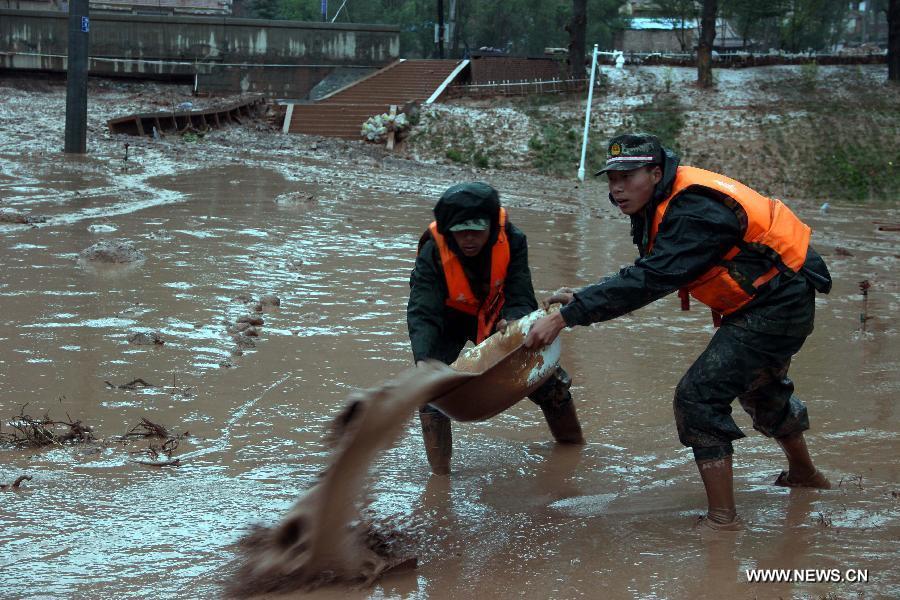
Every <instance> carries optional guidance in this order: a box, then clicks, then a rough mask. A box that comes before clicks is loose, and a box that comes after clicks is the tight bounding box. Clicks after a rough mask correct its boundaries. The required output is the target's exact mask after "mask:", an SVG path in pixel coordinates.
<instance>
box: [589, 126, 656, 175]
mask: <svg viewBox="0 0 900 600" xmlns="http://www.w3.org/2000/svg"><path fill="white" fill-rule="evenodd" d="M663 156H664V154H663V148H662V144H660V143H659V138H657V137H656V136H655V135H650V134H648V133H626V134H624V135H617V136H616V137H614V138H613V139H611V140H609V146H608V147H607V149H606V166H605V167H603V169H601V170H600V171H597V173H595V175H602V174H604V173H606V172H607V171H631V170H633V169H639V168H641V167H646V166H647V165H661V164H662V162H663Z"/></svg>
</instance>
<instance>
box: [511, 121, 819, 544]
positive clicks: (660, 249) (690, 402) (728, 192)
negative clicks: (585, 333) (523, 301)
mask: <svg viewBox="0 0 900 600" xmlns="http://www.w3.org/2000/svg"><path fill="white" fill-rule="evenodd" d="M678 163H679V161H678V157H677V156H675V154H674V153H672V152H671V151H670V150H667V149H664V148H663V147H662V146H661V145H660V143H659V140H658V139H657V138H656V137H654V136H652V135H646V134H627V135H622V136H618V137H616V138H613V139H612V140H610V143H609V147H608V151H607V162H606V167H605V168H604V169H603V170H602V171H600V172H599V173H597V175H600V174H603V173H606V174H607V176H608V178H609V189H610V201H611V202H612V203H613V204H614V205H615V206H617V207H618V208H619V210H621V211H622V212H623V213H624V214H626V215H629V216H630V217H631V229H632V237H633V240H634V242H635V244H636V245H637V247H638V251H639V254H640V258H638V259H637V260H636V261H635V263H634V265H633V266H630V267H627V268H625V269H622V270H621V271H620V272H619V273H618V274H617V275H615V276H612V277H608V278H606V279H604V280H602V281H601V282H599V283H597V284H594V285H589V286H587V287H585V288H582V289H581V290H578V291H572V290H568V289H565V290H560V292H558V293H557V294H555V295H554V296H553V297H552V298H551V299H550V300H552V301H558V302H562V303H563V304H565V306H564V307H563V308H562V309H561V310H560V311H559V312H558V313H556V314H552V315H549V316H547V317H544V318H543V319H540V320H539V321H538V322H536V323H535V325H534V326H533V327H532V329H531V331H530V332H529V335H528V338H527V339H526V342H525V344H526V346H529V347H535V346H538V347H539V346H542V345H544V344H547V343H550V342H552V341H553V340H554V339H555V338H556V336H557V335H558V334H559V332H560V331H561V330H562V329H563V328H564V327H566V326H569V327H571V326H575V325H588V324H590V323H596V322H600V321H606V320H609V319H613V318H615V317H618V316H621V315H624V314H626V313H629V312H631V311H634V310H636V309H638V308H641V307H642V306H645V305H647V304H650V303H651V302H653V301H655V300H657V299H659V298H662V297H663V296H665V295H667V294H670V293H671V292H674V291H676V290H680V294H681V295H682V307H683V308H684V307H685V304H686V303H687V302H688V296H689V295H690V296H692V297H694V298H695V299H697V300H698V301H700V302H702V303H704V304H706V305H707V306H709V307H710V308H711V309H712V311H713V317H714V320H715V321H716V323H717V324H720V325H721V327H719V328H718V329H717V331H716V334H715V335H714V336H713V338H712V340H711V341H710V343H709V346H708V347H707V348H706V350H705V351H704V352H703V353H702V354H701V355H700V357H699V358H697V360H696V361H695V363H694V364H693V365H692V366H691V368H690V369H689V370H688V372H687V373H686V374H685V375H684V377H683V378H682V379H681V381H680V382H679V384H678V386H677V388H676V390H675V398H674V403H673V405H674V410H675V422H676V426H677V428H678V436H679V439H680V441H681V442H682V443H683V444H684V445H686V446H690V447H691V448H692V449H693V451H694V458H695V460H696V462H697V466H698V469H699V471H700V475H701V479H702V480H703V483H704V487H705V489H706V494H707V502H708V510H707V514H706V516H705V517H703V521H704V523H705V524H706V525H708V526H710V527H712V528H713V529H736V528H740V526H741V524H740V519H739V517H738V516H737V510H736V507H735V503H734V492H733V484H732V479H733V475H732V459H731V457H732V454H733V447H732V442H733V441H734V440H736V439H739V438H742V437H744V433H743V432H742V431H741V430H740V428H738V426H737V425H736V424H735V422H734V420H733V419H732V418H731V403H732V402H733V401H734V399H735V398H738V399H739V400H740V402H741V406H742V407H743V408H744V409H745V410H746V411H747V412H748V413H749V414H750V416H751V417H752V419H753V427H754V428H755V429H757V430H758V431H760V432H761V433H763V434H764V435H766V436H769V437H773V438H775V439H776V441H777V442H778V443H779V445H780V446H781V447H782V449H783V450H784V452H785V455H786V457H787V459H788V470H786V471H783V472H782V473H781V474H780V475H779V476H778V478H777V479H776V481H775V483H776V484H777V485H785V486H792V487H816V488H827V487H829V486H830V484H829V482H828V480H827V479H826V478H825V477H824V476H823V475H822V474H821V473H820V472H818V471H817V470H816V468H815V466H814V465H813V462H812V459H811V458H810V456H809V452H808V450H807V447H806V442H805V439H804V436H803V432H804V431H805V430H806V429H808V428H809V419H808V416H807V411H806V407H805V406H804V405H803V403H802V402H801V401H800V400H799V399H798V398H797V397H796V396H794V395H793V390H794V386H793V383H792V382H791V380H790V379H789V378H788V377H787V371H788V366H789V365H790V361H791V357H792V356H793V355H794V354H796V353H797V352H798V351H799V350H800V347H801V346H802V345H803V342H804V341H805V340H806V338H807V336H809V334H810V333H812V330H813V320H814V315H815V303H814V297H815V293H816V291H819V292H823V293H828V292H829V291H830V289H831V276H830V275H829V273H828V269H827V267H826V266H825V263H824V261H823V260H822V258H821V257H820V256H819V254H818V253H816V251H815V250H814V249H813V248H812V247H811V246H810V245H809V240H810V228H809V227H808V226H807V225H806V224H804V223H803V222H802V221H800V219H798V218H797V217H796V215H794V213H793V212H791V211H790V210H789V209H788V207H787V206H786V205H785V204H784V203H782V202H781V201H779V200H774V199H770V198H766V197H765V196H763V195H761V194H759V193H757V192H756V191H754V190H752V189H750V188H749V187H747V186H745V185H743V184H742V183H740V182H738V181H735V180H733V179H730V178H728V177H725V176H724V175H720V174H717V173H712V172H710V171H705V170H703V169H697V168H694V167H683V166H679V164H678Z"/></svg>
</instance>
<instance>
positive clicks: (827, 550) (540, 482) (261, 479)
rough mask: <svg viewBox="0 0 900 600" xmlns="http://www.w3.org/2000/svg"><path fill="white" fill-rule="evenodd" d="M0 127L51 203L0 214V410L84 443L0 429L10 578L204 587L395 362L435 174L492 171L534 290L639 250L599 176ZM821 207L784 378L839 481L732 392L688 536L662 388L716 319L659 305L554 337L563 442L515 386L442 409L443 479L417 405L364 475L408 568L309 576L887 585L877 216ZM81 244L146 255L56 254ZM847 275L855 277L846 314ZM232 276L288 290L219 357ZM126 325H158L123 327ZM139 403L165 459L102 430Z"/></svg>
mask: <svg viewBox="0 0 900 600" xmlns="http://www.w3.org/2000/svg"><path fill="white" fill-rule="evenodd" d="M0 148H2V153H0V197H2V198H3V200H4V205H6V206H14V207H15V208H17V209H20V210H27V211H29V212H33V213H35V214H41V215H46V216H47V217H48V221H47V223H46V224H42V225H40V226H38V227H29V226H25V225H13V224H0V264H2V270H0V306H2V317H0V322H2V329H0V381H2V382H3V386H2V389H0V419H2V421H3V422H4V427H3V429H2V431H4V432H7V433H8V432H9V428H8V426H7V425H6V422H7V421H9V420H10V419H12V418H13V417H15V416H16V415H18V414H19V413H20V411H22V410H23V409H22V406H23V405H27V406H26V408H25V409H24V412H25V413H26V414H30V415H32V416H35V417H38V416H41V415H43V414H44V413H49V414H50V416H51V417H53V418H54V419H56V420H69V419H71V420H78V419H80V420H82V421H83V422H84V423H86V424H88V425H90V426H92V427H93V428H94V434H95V435H96V436H97V437H98V438H104V439H105V441H104V442H102V443H99V444H85V445H71V446H62V447H50V448H49V449H40V450H34V449H27V450H11V449H3V450H0V456H2V460H0V482H3V483H7V482H11V481H13V480H14V479H15V478H16V477H18V476H19V475H22V474H30V475H33V477H34V478H33V480H31V481H28V482H26V483H24V484H23V485H22V488H21V489H19V490H17V491H4V492H0V573H2V575H0V597H3V598H24V597H35V598H62V597H67V598H138V597H146V596H148V595H150V594H152V595H154V596H158V597H166V598H211V597H217V596H218V595H219V594H220V589H221V584H222V583H223V581H224V580H225V579H227V577H228V576H229V574H230V573H231V570H232V568H233V564H232V561H233V559H234V557H235V552H236V547H235V543H236V541H237V540H238V539H239V538H240V537H241V536H243V535H244V534H245V533H246V532H247V531H248V528H249V527H250V526H251V525H252V524H254V523H264V524H272V523H274V522H276V521H277V520H278V519H279V518H280V517H281V516H282V515H283V514H284V513H285V512H286V511H287V510H288V508H289V507H290V506H291V505H292V504H293V502H294V501H295V500H296V498H297V497H298V495H299V494H300V493H301V492H302V491H303V490H304V489H306V488H307V487H308V486H309V485H310V484H311V482H312V481H313V480H314V478H315V476H316V474H317V473H318V472H319V471H320V470H321V469H322V467H323V466H324V464H325V462H326V458H327V455H326V452H325V449H324V447H323V445H322V443H321V440H322V433H323V428H324V426H325V424H327V423H328V422H329V421H330V419H331V418H333V417H334V415H335V414H336V413H337V411H338V410H339V409H340V408H341V406H342V404H343V402H344V399H345V398H346V396H347V394H348V393H349V392H350V391H351V390H353V389H356V388H361V387H368V386H371V385H374V384H376V383H378V382H380V381H383V380H385V379H387V378H389V377H390V376H392V375H394V374H396V373H398V372H400V371H401V370H403V369H404V368H407V367H409V366H410V365H411V364H412V353H411V351H410V348H409V342H408V337H407V333H406V314H405V308H406V299H407V295H408V291H409V287H408V278H409V273H410V270H411V269H412V266H413V261H414V258H415V256H414V255H415V250H416V244H417V241H418V239H419V236H420V235H421V233H422V232H423V230H424V229H425V227H426V226H427V224H428V222H429V221H430V220H431V207H432V205H433V204H434V202H435V201H436V199H437V197H438V196H439V194H440V192H441V191H442V190H443V189H444V188H446V187H447V186H448V185H451V184H453V183H456V182H458V181H461V180H463V179H466V178H471V177H477V178H487V181H488V182H489V183H491V184H492V185H494V186H495V187H497V188H498V189H499V190H500V194H501V200H502V201H503V202H504V204H505V205H506V206H507V207H508V208H509V211H510V219H511V220H512V221H513V222H514V223H515V224H516V225H517V226H518V227H520V228H521V229H522V230H523V231H525V232H526V234H527V235H528V240H529V253H530V263H531V266H532V275H533V278H534V283H535V288H536V290H537V291H538V295H539V296H543V295H545V294H546V293H547V292H549V291H552V290H554V289H556V288H557V287H559V286H561V285H571V286H575V287H577V286H582V285H586V284H588V283H591V282H593V281H595V280H596V279H598V278H599V277H600V276H602V275H606V274H609V273H610V272H612V271H614V270H616V269H618V268H619V267H620V266H623V265H625V264H628V263H630V262H631V261H632V260H633V257H634V254H635V250H634V247H633V246H632V245H631V244H630V236H629V234H628V223H627V220H626V219H625V218H624V217H621V216H619V215H617V214H616V212H617V211H613V209H612V207H611V206H610V205H609V203H608V201H607V200H606V188H605V184H603V183H599V182H594V183H591V184H590V185H589V186H588V187H586V188H581V189H576V188H575V187H574V186H573V184H572V183H571V182H567V181H560V180H552V179H547V178H541V177H537V176H527V175H519V174H516V173H494V172H492V173H490V174H485V173H481V174H479V175H477V176H475V175H470V174H468V173H465V172H462V171H460V170H449V169H442V168H440V167H431V168H423V169H422V170H421V171H419V172H417V173H415V175H414V176H412V177H410V176H408V175H407V173H406V171H405V170H404V168H405V167H404V165H403V164H402V163H401V162H400V161H397V162H396V164H394V163H392V162H391V161H390V160H385V161H383V163H382V164H380V165H378V166H377V167H373V166H365V167H355V166H354V164H353V162H352V160H351V159H349V158H348V159H347V160H346V161H340V160H338V161H334V162H329V161H316V160H312V159H302V160H300V159H291V158H290V157H284V156H281V157H275V158H262V157H260V155H253V156H249V155H248V156H243V155H240V154H239V153H238V154H236V155H232V156H229V157H227V158H226V159H223V160H221V161H219V164H218V166H216V163H215V162H214V161H207V162H206V163H204V164H202V165H196V164H194V165H191V167H190V168H185V169H181V168H179V169H175V168H174V167H172V166H171V165H172V164H174V163H171V162H166V161H162V160H159V161H156V160H152V158H153V157H152V155H151V154H149V153H148V154H147V158H145V160H144V161H143V164H142V166H141V167H140V168H135V170H134V171H133V172H131V173H126V172H120V171H118V170H117V169H119V167H118V165H117V164H116V166H114V167H113V166H110V165H112V164H113V161H112V159H108V160H107V159H96V160H92V159H85V160H83V161H78V160H74V159H64V158H62V157H61V156H59V155H53V156H37V155H35V154H24V155H19V154H17V153H14V152H12V151H11V148H10V147H9V145H6V144H4V145H3V146H2V147H0ZM747 183H752V182H747ZM831 203H832V205H833V206H832V208H831V210H830V211H829V212H828V213H827V214H822V213H820V212H819V211H818V204H814V203H812V202H807V203H804V204H801V205H800V206H799V208H798V213H799V215H800V216H801V218H803V219H804V220H806V221H807V222H808V223H809V224H810V225H811V226H812V227H813V229H814V235H813V244H814V245H815V247H816V248H817V249H819V250H820V251H821V253H822V254H823V256H824V257H825V259H826V261H828V264H829V267H830V268H831V271H832V275H833V277H834V279H835V286H834V290H833V291H832V293H831V294H830V295H829V296H819V297H818V299H817V313H818V314H817V319H816V331H815V333H814V334H813V335H812V336H811V337H810V339H809V340H808V341H807V343H806V345H805V347H804V348H803V350H802V351H801V352H800V354H799V355H798V356H797V357H796V358H795V359H794V362H793V364H792V366H791V375H792V378H793V379H794V381H795V383H796V385H797V394H798V395H799V396H800V398H801V399H803V400H804V401H805V402H806V403H807V405H808V407H809V413H810V420H811V424H812V429H811V430H810V432H809V433H808V435H807V440H808V442H809V445H810V449H811V451H812V453H813V455H814V457H815V459H816V461H817V465H818V466H819V468H820V469H822V470H823V471H824V472H825V473H826V474H827V475H828V477H829V478H830V479H831V481H832V482H833V483H834V484H835V488H836V489H834V490H832V491H823V492H820V491H809V490H789V489H786V488H780V487H774V486H772V485H770V484H771V483H772V481H773V480H774V479H775V477H776V476H777V474H778V473H779V471H780V470H781V469H782V468H783V467H784V465H783V455H782V454H781V451H780V450H779V449H778V447H777V445H776V444H775V443H774V441H772V440H769V439H766V438H765V437H763V436H762V435H761V434H759V433H756V432H754V431H753V430H752V427H751V425H750V419H749V417H748V416H747V415H746V414H744V413H743V412H742V411H741V410H740V406H739V405H738V404H737V403H735V405H734V407H735V415H736V420H737V422H738V424H739V425H740V426H741V427H742V428H743V429H744V431H745V432H746V433H747V435H748V437H747V438H745V439H743V440H740V441H738V442H737V443H736V444H735V450H736V453H735V459H734V460H735V490H736V494H737V504H738V508H739V511H740V512H741V514H742V515H743V518H744V519H745V520H746V522H747V528H746V530H745V531H742V532H739V533H737V534H713V533H712V532H708V531H705V530H704V531H701V529H696V528H694V525H695V523H696V520H697V516H698V515H700V514H701V513H702V512H703V510H704V508H705V504H704V501H705V497H704V494H703V488H702V485H701V483H700V479H699V476H698V474H697V470H696V467H695V465H694V461H693V457H692V454H691V452H690V449H687V448H683V447H682V446H681V445H680V444H679V442H678V438H677V434H676V431H675V425H674V422H673V415H672V394H673V391H674V388H675V385H676V383H677V382H678V380H679V378H680V377H681V375H682V374H683V373H684V371H685V370H686V369H687V368H688V366H689V365H690V364H691V362H692V361H693V359H694V358H695V357H696V356H697V355H698V354H699V353H700V352H701V351H702V350H703V349H704V347H705V345H706V343H707V341H708V340H709V338H710V336H711V335H712V333H713V327H712V323H711V320H710V316H709V312H708V311H707V310H706V309H703V308H701V307H700V306H698V305H697V304H696V303H695V304H694V307H693V310H691V311H690V312H681V311H680V310H679V302H678V299H677V297H675V296H672V297H668V298H665V299H663V300H661V301H659V302H657V303H655V304H653V305H651V306H649V307H647V308H645V309H642V310H641V311H638V312H636V313H634V314H632V315H630V316H627V317H624V318H622V319H618V320H616V321H613V322H610V323H606V324H601V325H596V326H594V327H591V328H578V329H577V330H573V331H568V332H566V333H564V334H563V338H562V341H563V348H562V361H561V363H562V365H563V366H564V367H565V368H566V369H567V370H568V371H569V373H570V374H571V375H572V377H573V380H574V384H573V388H572V392H573V395H574V397H575V399H576V402H577V403H578V410H579V415H580V418H581V422H582V426H583V428H584V432H585V437H586V438H587V439H588V444H587V445H586V446H585V447H583V448H568V447H557V446H555V445H554V444H553V443H552V438H551V436H550V433H549V431H548V430H547V427H546V424H545V422H544V420H543V418H542V416H541V413H540V410H539V409H538V408H537V406H535V405H533V404H532V403H531V402H529V401H527V400H526V401H523V402H520V403H519V404H517V405H516V406H514V407H513V408H512V409H510V410H509V411H507V412H505V413H503V414H501V415H499V416H497V417H495V418H493V419H491V420H489V421H487V422H483V423H473V424H465V423H463V424H454V456H453V473H452V475H451V477H450V478H449V479H448V478H443V477H432V476H431V475H430V471H429V468H428V464H427V462H426V459H425V454H424V451H423V448H422V442H421V439H420V435H419V426H418V423H417V422H414V421H411V422H410V425H409V427H408V431H407V433H406V434H405V435H404V436H403V437H402V439H401V441H400V443H399V444H398V445H397V447H395V448H393V449H391V450H390V451H388V452H387V453H385V454H384V455H382V456H381V457H380V458H379V459H378V460H377V462H376V463H375V465H374V466H373V469H372V473H371V485H370V488H369V491H370V495H371V502H370V504H369V505H368V507H367V511H368V512H369V513H370V514H371V516H372V517H373V519H374V520H375V521H376V522H378V523H379V524H381V525H383V526H385V527H390V528H393V529H396V530H398V531H399V532H400V533H401V534H402V535H403V536H404V538H406V540H407V544H408V546H409V548H408V549H409V552H410V553H412V554H415V555H417V556H418V558H419V567H418V569H417V570H415V571H413V572H406V573H402V574H398V575H395V576H392V577H389V578H387V579H384V580H383V581H381V582H379V583H378V584H377V585H376V586H375V587H373V588H371V589H364V590H352V591H349V592H348V591H347V590H345V589H339V590H334V589H332V590H328V589H325V590H321V591H318V592H315V593H314V594H310V595H308V596H306V597H313V598H347V597H359V598H369V597H371V598H384V597H404V598H423V599H425V598H427V599H443V598H473V597H497V598H511V597H518V598H601V597H602V598H613V599H619V598H623V599H624V598H628V599H630V598H635V599H637V598H748V599H749V598H778V597H784V598H787V597H798V598H821V597H825V596H826V595H828V596H827V597H829V598H858V597H861V598H888V597H894V598H896V597H900V552H898V545H897V540H898V538H900V498H898V495H900V463H898V460H897V457H898V456H900V441H898V440H900V438H898V432H900V418H898V416H900V415H898V398H900V337H898V322H897V312H898V306H900V277H898V274H897V266H898V262H900V244H898V239H900V238H898V235H900V234H898V233H896V232H883V231H879V230H878V229H877V227H876V224H874V222H876V221H878V222H890V223H896V222H898V221H900V211H898V210H897V209H896V208H879V209H873V208H858V207H853V206H850V205H841V203H840V201H839V199H838V200H832V202H831ZM835 205H837V206H835ZM103 238H107V239H113V238H123V239H128V240H130V241H132V242H133V243H134V245H135V246H136V247H137V248H138V249H139V250H141V251H142V252H143V253H144V254H145V255H146V256H147V258H146V260H145V261H144V262H142V263H138V264H134V265H127V266H126V265H115V266H104V267H95V266H91V265H85V264H83V263H79V261H78V260H77V259H78V253H79V252H80V251H81V250H83V249H85V248H87V247H88V246H90V245H92V244H93V243H95V242H97V241H99V240H100V239H103ZM836 249H837V250H836ZM862 280H869V281H870V282H871V284H872V288H871V289H870V290H869V308H868V310H869V315H870V316H871V317H872V318H871V319H870V320H869V321H868V322H867V323H866V328H867V332H866V333H860V312H861V310H862V296H861V294H860V292H859V286H858V283H859V282H860V281H862ZM242 294H247V295H250V296H253V297H254V298H258V297H259V296H261V295H263V294H275V295H277V296H278V297H279V298H280V300H281V304H280V307H278V308H266V309H265V310H264V311H263V312H262V313H261V316H262V317H263V319H264V321H265V323H264V325H262V326H261V327H260V335H259V337H258V338H257V339H256V347H255V348H249V349H245V350H244V354H243V355H242V356H233V355H232V354H231V352H230V351H231V348H232V347H233V346H234V343H233V342H232V340H231V336H230V335H229V334H228V332H227V331H226V328H227V325H228V323H233V322H234V321H236V320H237V319H238V317H240V316H241V315H244V314H246V313H247V311H248V307H247V306H245V305H244V303H242V302H240V301H236V300H234V298H236V297H238V296H240V295H242ZM136 332H146V333H149V332H157V333H158V334H159V335H160V337H161V338H162V340H163V341H164V342H165V343H164V344H163V345H149V346H139V345H134V344H131V343H129V342H128V337H129V336H130V335H132V334H134V333H136ZM138 378H140V379H143V380H144V381H146V382H147V383H149V384H151V385H152V387H146V388H143V389H137V390H125V389H119V388H118V387H116V386H119V385H122V384H125V383H127V382H131V381H133V380H135V379H138ZM106 382H109V384H107V383H106ZM67 415H68V418H67ZM141 418H147V419H149V420H151V421H153V422H155V423H159V424H162V425H164V426H165V427H167V428H168V429H169V430H170V431H173V432H179V433H180V432H184V431H189V432H190V437H187V438H184V439H182V440H181V441H180V445H179V447H178V449H177V452H176V454H175V456H176V457H179V458H180V459H181V463H180V465H179V466H175V467H161V468H160V467H151V466H144V465H140V464H135V463H134V462H132V461H131V460H130V459H131V458H133V456H132V455H130V454H129V451H133V450H138V449H140V448H142V447H146V442H143V443H137V442H130V443H128V444H123V443H121V442H117V441H115V440H113V439H112V438H114V437H115V436H119V435H122V434H124V433H126V432H127V431H128V430H129V429H130V428H132V427H133V426H134V425H136V424H137V423H138V422H139V421H140V419H141ZM839 483H840V485H839V486H838V484H839ZM752 568H779V569H794V568H796V569H832V568H836V569H840V570H841V571H842V572H843V571H845V570H847V569H867V570H868V576H869V581H868V583H841V584H824V583H823V584H776V583H766V584H750V583H748V582H747V578H746V575H745V569H752ZM829 594H832V595H829Z"/></svg>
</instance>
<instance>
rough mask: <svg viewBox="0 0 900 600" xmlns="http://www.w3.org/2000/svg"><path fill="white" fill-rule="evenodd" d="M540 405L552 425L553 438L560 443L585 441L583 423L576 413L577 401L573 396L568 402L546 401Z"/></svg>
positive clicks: (580, 442) (581, 442)
mask: <svg viewBox="0 0 900 600" xmlns="http://www.w3.org/2000/svg"><path fill="white" fill-rule="evenodd" d="M540 406H541V412H543V413H544V418H545V419H547V425H548V426H549V427H550V433H552V434H553V439H555V440H556V441H557V442H558V443H560V444H583V443H584V435H583V434H582V433H581V423H579V422H578V415H577V414H575V401H574V400H572V397H571V396H569V399H568V401H566V402H562V403H557V402H544V403H542V404H541V405H540Z"/></svg>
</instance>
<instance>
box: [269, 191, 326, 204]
mask: <svg viewBox="0 0 900 600" xmlns="http://www.w3.org/2000/svg"><path fill="white" fill-rule="evenodd" d="M317 202H318V200H316V197H315V196H314V195H312V194H309V193H307V192H287V193H285V194H280V195H279V196H276V198H275V203H276V204H280V205H282V206H313V205H315V204H316V203H317Z"/></svg>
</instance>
